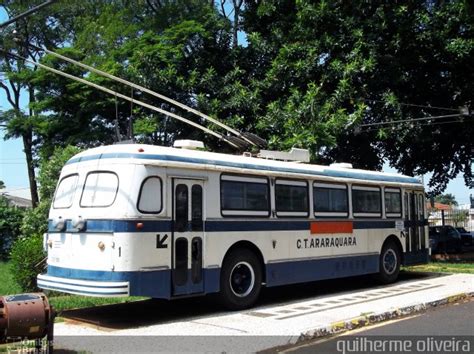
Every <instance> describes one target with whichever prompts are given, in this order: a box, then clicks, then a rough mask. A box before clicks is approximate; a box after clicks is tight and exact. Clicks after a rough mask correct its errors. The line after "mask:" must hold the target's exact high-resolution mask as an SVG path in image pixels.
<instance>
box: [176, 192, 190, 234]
mask: <svg viewBox="0 0 474 354" xmlns="http://www.w3.org/2000/svg"><path fill="white" fill-rule="evenodd" d="M187 226H188V186H187V185H185V184H178V185H177V186H176V216H175V230H176V231H177V232H185V231H187Z"/></svg>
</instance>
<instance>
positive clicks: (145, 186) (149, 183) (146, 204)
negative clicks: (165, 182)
mask: <svg viewBox="0 0 474 354" xmlns="http://www.w3.org/2000/svg"><path fill="white" fill-rule="evenodd" d="M161 188H162V187H161V179H160V178H159V177H155V176H152V177H147V178H146V179H145V180H144V181H143V183H142V186H141V188H140V193H139V194H138V205H137V209H138V211H139V212H140V213H144V214H158V213H160V212H161V208H162V198H163V197H162V189H161Z"/></svg>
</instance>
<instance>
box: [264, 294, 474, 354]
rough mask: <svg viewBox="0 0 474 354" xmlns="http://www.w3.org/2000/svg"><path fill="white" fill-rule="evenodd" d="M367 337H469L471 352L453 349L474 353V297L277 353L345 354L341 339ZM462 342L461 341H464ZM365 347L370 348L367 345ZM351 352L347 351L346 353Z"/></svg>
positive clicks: (396, 338) (419, 338) (464, 338)
mask: <svg viewBox="0 0 474 354" xmlns="http://www.w3.org/2000/svg"><path fill="white" fill-rule="evenodd" d="M365 338H368V339H369V340H370V338H375V339H394V340H399V339H404V338H409V339H410V340H417V341H423V344H424V343H428V342H430V343H433V341H435V340H447V341H451V342H452V341H453V338H454V340H459V341H464V340H469V341H470V345H469V351H464V350H463V349H466V347H464V348H463V347H462V346H461V345H459V346H458V348H457V349H459V350H457V351H456V350H454V351H452V352H454V353H463V352H468V353H472V352H474V299H473V298H472V297H471V298H470V299H468V300H465V301H463V302H457V303H454V304H450V305H445V306H441V307H438V308H433V309H430V310H428V311H426V312H424V313H422V314H420V315H417V316H413V317H407V318H402V319H398V320H394V321H389V322H385V323H380V324H377V325H375V326H373V327H367V328H365V329H361V330H356V331H352V332H347V333H344V334H343V335H339V336H336V337H332V338H331V339H326V340H315V341H314V342H308V343H304V344H301V345H297V346H294V347H291V348H285V349H283V348H281V349H278V350H274V351H273V352H285V353H292V354H303V353H305V354H306V353H342V352H344V351H343V350H342V349H343V348H344V344H341V343H340V342H341V341H345V343H347V342H348V341H353V342H354V341H357V342H358V343H359V344H360V343H362V341H363V340H365ZM338 342H339V344H338ZM459 343H460V344H461V343H463V342H459ZM414 347H415V346H412V348H411V350H410V351H398V352H399V353H404V352H410V353H416V352H417V351H415V350H414V349H415V348H414ZM347 348H348V347H346V349H347ZM364 349H367V346H366V347H365V348H364ZM431 349H433V350H432V351H429V350H426V351H425V352H433V353H438V352H443V351H442V350H441V351H439V350H436V348H435V347H434V345H432V346H431ZM347 352H348V351H347V350H346V353H347ZM354 352H355V353H362V352H368V351H367V350H363V351H351V353H354ZM374 352H375V351H374ZM395 352H397V351H395Z"/></svg>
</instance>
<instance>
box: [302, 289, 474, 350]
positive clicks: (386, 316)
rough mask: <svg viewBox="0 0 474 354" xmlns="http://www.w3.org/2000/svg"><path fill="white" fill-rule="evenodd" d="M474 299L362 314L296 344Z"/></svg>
mask: <svg viewBox="0 0 474 354" xmlns="http://www.w3.org/2000/svg"><path fill="white" fill-rule="evenodd" d="M471 297H474V292H469V293H459V294H455V295H451V296H448V297H445V298H443V299H440V300H434V301H429V302H425V303H421V304H416V305H411V306H405V307H401V308H397V309H393V310H389V311H384V312H380V313H373V312H371V313H366V314H361V315H360V316H358V317H354V318H350V319H347V320H343V321H338V322H333V323H331V324H329V325H328V326H324V327H319V328H316V329H313V330H310V331H307V332H305V333H301V334H300V336H299V337H298V339H297V340H296V342H295V343H294V344H296V343H300V342H304V341H307V340H311V339H316V338H322V337H329V336H333V335H335V334H340V333H344V332H347V331H350V330H353V329H357V328H361V327H365V326H368V325H370V324H375V323H379V322H383V321H388V320H392V319H395V318H401V317H404V316H408V315H413V314H416V313H419V312H424V311H426V310H428V309H430V308H434V307H438V306H442V305H446V304H450V303H453V302H456V301H459V300H463V299H467V298H471Z"/></svg>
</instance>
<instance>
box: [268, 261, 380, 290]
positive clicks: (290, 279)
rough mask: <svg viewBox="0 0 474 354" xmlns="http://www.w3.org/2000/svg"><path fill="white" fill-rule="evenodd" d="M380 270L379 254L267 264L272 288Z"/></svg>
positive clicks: (269, 283)
mask: <svg viewBox="0 0 474 354" xmlns="http://www.w3.org/2000/svg"><path fill="white" fill-rule="evenodd" d="M378 270H379V255H378V254H367V255H358V256H344V257H333V258H323V259H309V260H303V261H298V260H294V261H288V262H281V263H270V264H267V265H266V280H267V286H268V287H271V286H278V285H286V284H296V283H305V282H310V281H317V280H325V279H335V278H344V277H350V276H356V275H364V274H371V273H376V272H378Z"/></svg>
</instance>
